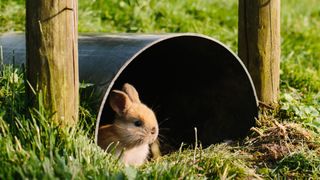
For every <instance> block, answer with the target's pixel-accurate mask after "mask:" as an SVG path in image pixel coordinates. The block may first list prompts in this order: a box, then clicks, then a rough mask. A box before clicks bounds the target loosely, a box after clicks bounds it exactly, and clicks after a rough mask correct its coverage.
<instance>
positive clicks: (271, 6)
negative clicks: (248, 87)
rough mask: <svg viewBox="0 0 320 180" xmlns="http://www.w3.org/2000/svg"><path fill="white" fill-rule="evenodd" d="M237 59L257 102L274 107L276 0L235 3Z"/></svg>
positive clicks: (276, 93)
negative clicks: (237, 6) (246, 75)
mask: <svg viewBox="0 0 320 180" xmlns="http://www.w3.org/2000/svg"><path fill="white" fill-rule="evenodd" d="M238 37H239V39H238V40H239V43H238V49H239V56H240V58H241V59H242V61H243V62H244V64H245V65H246V67H247V69H248V71H249V73H250V75H251V77H252V79H253V82H254V85H255V87H256V91H257V95H258V98H259V100H260V101H262V102H263V103H265V104H267V105H271V106H276V105H277V101H278V96H279V79H280V75H279V71H280V0H239V36H238Z"/></svg>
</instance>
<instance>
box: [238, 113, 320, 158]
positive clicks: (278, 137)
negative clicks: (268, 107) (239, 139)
mask: <svg viewBox="0 0 320 180" xmlns="http://www.w3.org/2000/svg"><path fill="white" fill-rule="evenodd" d="M258 125H259V127H254V128H252V129H251V130H252V131H253V134H252V136H250V137H249V138H248V139H247V140H246V141H245V142H244V147H246V151H248V152H249V153H251V154H252V155H253V160H255V161H260V162H264V163H274V162H276V161H278V160H281V159H282V158H284V157H285V156H287V155H289V154H291V153H293V152H297V151H300V150H303V149H308V150H315V151H316V152H318V154H319V156H320V143H319V142H320V138H319V137H318V136H316V134H315V133H314V132H313V131H311V130H308V129H306V128H303V126H302V125H301V124H297V123H293V122H282V123H279V122H278V121H277V120H276V119H275V118H274V117H272V116H268V115H262V116H261V117H260V119H259V121H258Z"/></svg>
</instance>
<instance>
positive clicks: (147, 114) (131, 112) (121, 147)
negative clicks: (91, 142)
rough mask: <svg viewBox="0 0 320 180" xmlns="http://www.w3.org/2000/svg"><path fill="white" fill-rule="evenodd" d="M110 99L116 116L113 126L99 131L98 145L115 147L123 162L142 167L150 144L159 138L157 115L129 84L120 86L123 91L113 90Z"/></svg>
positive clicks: (101, 128)
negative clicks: (142, 101)
mask: <svg viewBox="0 0 320 180" xmlns="http://www.w3.org/2000/svg"><path fill="white" fill-rule="evenodd" d="M109 98H110V102H109V103H110V106H111V108H112V109H113V110H114V111H115V112H116V117H115V121H114V123H113V124H110V125H105V126H102V127H100V128H99V134H98V145H99V146H100V147H101V148H103V149H107V148H108V146H109V145H111V146H112V145H115V154H116V155H117V156H120V155H121V157H120V159H121V160H122V162H124V163H125V164H126V165H135V166H138V165H141V164H143V163H144V162H145V161H146V160H147V157H148V154H149V151H150V150H149V145H150V144H153V143H154V142H155V141H156V140H157V137H158V133H159V129H158V123H157V119H156V116H155V114H154V112H153V111H152V110H151V109H150V108H148V107H147V106H146V105H145V104H143V103H141V101H140V99H139V95H138V92H137V91H136V89H135V88H134V87H133V86H132V85H130V84H128V83H126V84H124V85H123V87H122V91H120V90H113V91H112V92H111V94H110V97H109ZM112 143H113V144H112ZM108 149H109V150H110V149H112V148H110V147H109V148H108ZM121 152H122V153H121Z"/></svg>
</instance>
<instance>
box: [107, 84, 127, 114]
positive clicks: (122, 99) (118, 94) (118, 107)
mask: <svg viewBox="0 0 320 180" xmlns="http://www.w3.org/2000/svg"><path fill="white" fill-rule="evenodd" d="M131 105H132V101H131V100H130V98H129V97H128V95H127V94H126V93H124V92H122V91H118V90H113V91H112V92H111V94H110V106H111V108H112V109H113V110H114V111H115V112H116V113H117V114H118V115H122V114H123V113H124V112H125V111H126V110H127V109H129V108H130V106H131Z"/></svg>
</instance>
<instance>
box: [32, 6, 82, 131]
mask: <svg viewBox="0 0 320 180" xmlns="http://www.w3.org/2000/svg"><path fill="white" fill-rule="evenodd" d="M26 9H27V18H26V37H27V38H26V40H27V79H28V81H29V82H30V84H31V85H32V87H33V88H34V89H37V90H38V91H41V92H42V93H44V98H45V102H44V103H45V104H44V105H45V108H46V109H48V110H49V111H51V112H53V113H55V114H54V117H53V120H55V121H57V122H58V123H61V125H63V126H69V125H74V124H75V123H76V122H77V120H78V106H79V92H78V89H79V80H78V76H79V75H78V29H77V24H78V20H77V0H41V1H36V0H27V1H26ZM29 95H32V93H30V94H29ZM33 101H34V99H33Z"/></svg>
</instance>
